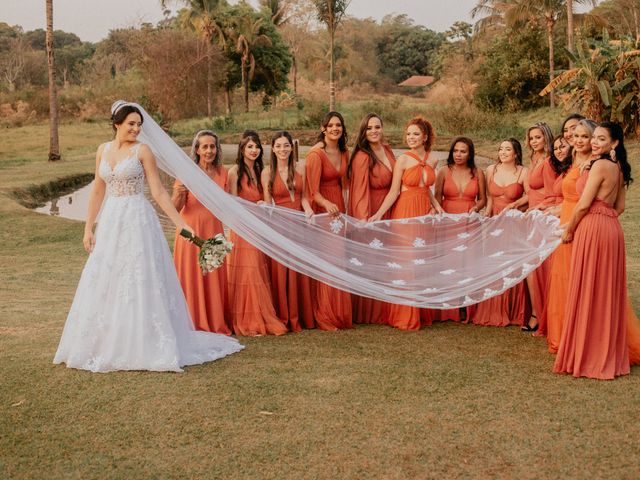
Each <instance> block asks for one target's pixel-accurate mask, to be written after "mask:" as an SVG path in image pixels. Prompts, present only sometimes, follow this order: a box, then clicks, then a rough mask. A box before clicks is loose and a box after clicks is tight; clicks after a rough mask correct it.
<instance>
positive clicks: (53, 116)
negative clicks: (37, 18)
mask: <svg viewBox="0 0 640 480" xmlns="http://www.w3.org/2000/svg"><path fill="white" fill-rule="evenodd" d="M46 7H47V33H46V37H45V42H46V46H47V64H48V69H49V161H50V162H54V161H56V160H60V141H59V137H58V92H57V90H56V72H55V62H54V58H53V0H47V3H46Z"/></svg>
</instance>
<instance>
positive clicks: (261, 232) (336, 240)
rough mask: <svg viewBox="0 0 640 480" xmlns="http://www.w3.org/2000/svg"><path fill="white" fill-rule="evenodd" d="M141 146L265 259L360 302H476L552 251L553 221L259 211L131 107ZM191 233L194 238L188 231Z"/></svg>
mask: <svg viewBox="0 0 640 480" xmlns="http://www.w3.org/2000/svg"><path fill="white" fill-rule="evenodd" d="M131 105H135V106H136V107H138V108H139V109H140V111H141V112H142V115H143V119H144V122H143V126H142V132H141V134H140V137H139V138H140V141H142V142H144V143H146V144H147V145H148V146H149V147H150V148H151V150H152V151H153V153H154V155H155V156H156V159H157V162H158V166H159V167H160V168H161V169H162V170H164V171H165V172H167V173H168V174H169V175H171V176H173V177H175V178H178V179H180V180H181V181H182V182H183V183H184V184H185V186H186V187H187V188H188V189H189V190H190V191H191V192H192V193H193V194H194V195H195V196H196V198H197V199H198V200H199V201H200V202H201V203H202V204H203V205H205V206H206V207H207V208H208V209H209V210H210V211H211V212H212V213H213V214H214V215H215V216H216V217H218V218H219V219H220V220H221V221H222V222H223V223H224V224H226V225H227V226H228V227H230V228H232V229H233V230H235V231H236V232H237V233H238V234H239V235H240V236H241V237H243V238H244V239H246V240H247V241H249V242H250V243H251V244H253V245H255V246H256V247H257V248H259V249H260V250H261V251H263V252H264V253H265V254H266V255H268V256H270V257H271V258H273V259H275V260H276V261H278V262H280V263H282V264H283V265H286V266H287V267H290V268H292V269H294V270H296V271H298V272H300V273H303V274H305V275H308V276H310V277H312V278H314V279H316V280H319V281H321V282H324V283H326V284H329V285H331V286H333V287H336V288H339V289H342V290H345V291H348V292H351V293H354V294H357V295H362V296H365V297H372V298H377V299H380V300H384V301H387V302H392V303H401V304H406V305H413V306H419V307H428V308H437V309H446V308H452V307H459V306H465V305H471V304H474V303H478V302H480V301H482V300H486V299H487V298H490V297H492V296H495V295H498V294H499V293H502V292H503V291H505V290H506V289H508V288H509V287H511V286H513V285H515V284H516V283H518V282H519V281H521V280H523V279H524V278H525V277H526V276H527V275H528V274H529V273H530V272H531V271H532V270H534V269H535V268H536V267H537V266H538V265H540V263H542V262H543V261H544V260H545V258H546V257H548V256H549V255H550V254H551V252H552V251H553V250H554V249H555V248H556V247H557V246H558V244H559V243H560V239H559V233H558V224H559V221H558V219H557V218H555V217H552V216H548V215H544V214H541V213H538V212H533V213H530V214H528V215H524V214H522V213H521V212H518V211H514V210H509V211H507V212H505V213H504V214H502V215H498V216H495V217H491V218H486V217H484V216H482V215H479V214H472V215H466V214H465V215H449V214H446V215H440V216H423V217H417V218H411V219H402V220H393V221H390V220H388V221H384V220H383V221H380V222H376V223H373V224H371V223H364V222H361V221H359V220H356V219H354V218H351V217H348V216H346V215H341V216H340V217H338V218H332V217H329V216H328V215H316V216H314V217H313V221H312V223H311V224H310V223H309V222H308V220H307V219H306V217H305V216H304V214H303V213H302V212H296V211H293V210H291V209H286V208H279V207H275V206H259V205H256V204H253V203H251V202H247V201H245V200H243V199H240V198H238V197H234V196H232V195H229V194H227V193H226V192H224V190H222V189H221V188H220V187H218V186H217V185H216V184H215V182H213V181H212V180H211V179H210V178H209V177H208V176H207V175H206V174H205V173H204V172H203V171H202V170H201V169H200V168H199V167H198V166H197V165H196V164H195V163H194V162H193V161H192V160H191V159H190V158H189V156H188V155H187V154H186V153H185V152H184V151H183V150H182V149H181V148H180V147H179V146H178V145H177V144H176V143H175V142H174V141H173V140H172V139H171V138H170V137H169V136H168V135H167V134H166V133H165V132H164V131H163V130H162V128H160V126H159V125H158V124H157V123H156V122H155V121H154V120H153V118H151V116H150V115H149V114H148V113H147V112H146V111H145V110H144V109H143V108H142V107H141V106H140V105H137V104H133V103H132V104H131ZM196 233H197V232H196Z"/></svg>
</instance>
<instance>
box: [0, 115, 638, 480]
mask: <svg viewBox="0 0 640 480" xmlns="http://www.w3.org/2000/svg"><path fill="white" fill-rule="evenodd" d="M0 134H1V136H0V188H1V189H2V190H1V193H2V201H1V202H0V239H1V241H2V245H3V248H2V250H1V251H0V262H1V265H2V270H1V271H2V277H1V278H2V288H1V289H0V478H8V479H18V478H19V479H22V478H33V479H42V478H78V479H85V478H101V479H102V478H105V479H120V478H122V479H125V478H126V479H130V478H273V479H281V478H292V479H298V478H330V479H334V478H389V479H406V478H471V477H473V478H547V477H555V478H558V477H560V478H561V477H573V478H628V479H634V478H638V472H639V471H640V470H639V469H640V467H639V465H640V449H639V448H638V438H640V423H639V422H638V418H639V414H638V411H639V410H638V406H639V403H638V399H639V398H640V368H638V367H634V368H633V369H632V375H630V376H628V377H625V378H622V379H618V380H616V381H611V382H604V381H593V380H586V379H579V380H576V379H573V378H571V377H567V376H560V375H555V374H553V373H552V372H551V366H552V363H553V357H552V356H551V355H550V354H548V353H547V350H546V344H545V342H544V340H543V339H539V338H532V337H531V336H529V335H526V334H523V333H521V332H520V331H519V330H518V329H516V328H490V327H484V328H483V327H476V326H471V325H457V324H452V323H445V324H438V325H434V326H433V327H430V328H427V329H424V330H422V331H420V332H400V331H397V330H393V329H390V328H385V327H379V326H362V327H358V328H356V329H354V330H350V331H341V332H319V331H305V332H303V333H301V334H291V335H287V336H284V337H278V338H275V337H259V338H243V339H242V342H243V343H244V344H245V345H246V347H247V348H246V349H245V350H244V351H243V352H241V353H239V354H237V355H233V356H231V357H228V358H225V359H223V360H221V361H217V362H213V363H209V364H205V365H201V366H195V367H189V368H187V370H186V372H185V373H184V374H170V373H164V374H159V373H150V372H119V373H111V374H91V373H88V372H82V371H76V370H71V369H66V368H64V367H63V366H53V365H52V364H51V362H52V359H53V355H54V352H55V350H56V348H57V344H58V341H59V338H60V334H61V331H62V327H63V325H64V321H65V318H66V315H67V311H68V308H69V306H70V304H71V300H72V298H73V294H74V292H75V288H76V285H77V282H78V279H79V276H80V271H81V269H82V267H83V265H84V262H85V260H86V254H85V253H84V251H83V249H82V245H81V235H82V229H83V225H82V224H81V223H78V222H73V221H68V220H64V219H61V218H53V217H47V216H43V215H39V214H36V213H33V212H31V211H30V210H28V209H26V208H24V207H22V206H21V205H20V204H18V203H17V202H16V201H15V199H14V196H13V194H14V192H15V191H16V189H18V190H24V189H26V188H27V187H28V186H29V185H32V184H35V185H40V184H43V183H46V182H50V181H52V180H55V179H57V178H61V177H71V176H75V175H78V174H81V173H87V172H91V171H92V169H93V155H94V154H93V152H94V151H95V147H96V145H97V144H98V143H100V142H102V141H105V140H107V139H108V138H109V135H110V132H109V128H108V126H107V125H100V124H76V125H64V126H63V127H62V129H61V137H62V138H61V143H62V145H63V147H64V150H63V157H64V160H63V161H62V162H59V163H55V164H50V163H47V162H46V153H47V151H46V143H47V138H48V134H47V129H46V126H43V125H38V126H30V127H23V128H19V129H11V130H3V131H1V132H0ZM485 145H486V149H487V151H486V152H482V153H484V154H489V153H491V151H492V150H493V148H494V147H495V145H493V144H490V143H489V142H485ZM630 152H631V158H632V162H633V166H634V170H635V176H636V177H637V178H638V181H640V168H639V167H640V161H638V158H639V157H640V143H637V142H635V143H631V144H630ZM639 192H640V187H639V186H638V185H634V186H632V188H631V189H630V190H629V194H628V200H627V211H626V212H625V214H624V215H623V217H622V222H623V224H624V229H625V234H626V240H627V254H628V272H629V287H630V292H631V297H632V300H633V304H634V306H636V307H637V305H638V303H639V301H640V249H638V247H637V245H638V244H640V227H639V221H640V193H639ZM636 309H637V308H636Z"/></svg>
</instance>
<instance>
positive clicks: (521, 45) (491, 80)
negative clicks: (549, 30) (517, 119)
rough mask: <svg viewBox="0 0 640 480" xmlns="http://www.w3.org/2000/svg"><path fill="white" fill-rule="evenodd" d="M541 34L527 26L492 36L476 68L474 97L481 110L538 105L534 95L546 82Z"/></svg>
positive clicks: (545, 52)
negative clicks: (476, 79)
mask: <svg viewBox="0 0 640 480" xmlns="http://www.w3.org/2000/svg"><path fill="white" fill-rule="evenodd" d="M543 39H544V33H543V31H542V30H541V29H540V28H537V27H535V26H531V27H528V28H524V29H521V30H513V29H506V30H504V31H503V32H502V33H500V34H499V35H497V36H495V37H494V38H493V40H492V41H491V43H490V44H489V46H488V47H487V49H486V50H485V53H484V58H483V60H482V63H481V65H480V68H479V70H478V75H477V77H478V88H477V90H476V93H475V99H476V102H477V103H478V105H479V106H480V107H482V108H484V109H485V110H519V109H527V108H533V107H538V106H540V105H541V104H542V101H541V100H542V99H541V98H540V97H539V96H538V95H537V93H536V92H539V91H540V90H541V89H542V88H544V86H545V85H546V84H547V82H548V78H547V68H546V66H545V64H546V57H547V49H546V48H545V46H544V40H543Z"/></svg>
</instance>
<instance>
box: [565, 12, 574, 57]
mask: <svg viewBox="0 0 640 480" xmlns="http://www.w3.org/2000/svg"><path fill="white" fill-rule="evenodd" d="M566 1H567V50H569V53H573V0H566ZM571 66H572V65H571V60H569V68H571Z"/></svg>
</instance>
